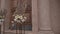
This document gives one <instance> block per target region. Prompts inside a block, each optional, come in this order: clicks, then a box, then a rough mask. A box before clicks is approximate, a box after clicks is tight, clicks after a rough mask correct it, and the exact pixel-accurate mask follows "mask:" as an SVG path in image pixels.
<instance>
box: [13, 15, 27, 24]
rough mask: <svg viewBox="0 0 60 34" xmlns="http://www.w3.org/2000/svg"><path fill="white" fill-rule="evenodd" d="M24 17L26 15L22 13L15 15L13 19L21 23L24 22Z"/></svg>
mask: <svg viewBox="0 0 60 34" xmlns="http://www.w3.org/2000/svg"><path fill="white" fill-rule="evenodd" d="M26 19H27V17H26V16H24V15H16V16H15V18H14V21H16V22H19V23H21V22H25V21H26Z"/></svg>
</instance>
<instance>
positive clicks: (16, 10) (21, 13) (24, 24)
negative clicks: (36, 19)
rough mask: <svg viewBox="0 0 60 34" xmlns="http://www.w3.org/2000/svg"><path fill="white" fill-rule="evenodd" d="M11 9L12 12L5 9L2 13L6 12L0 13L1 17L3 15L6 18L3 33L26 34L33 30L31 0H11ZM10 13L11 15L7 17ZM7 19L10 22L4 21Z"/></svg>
mask: <svg viewBox="0 0 60 34" xmlns="http://www.w3.org/2000/svg"><path fill="white" fill-rule="evenodd" d="M6 10H7V9H6ZM9 10H10V12H9V11H5V10H4V12H2V13H5V14H2V15H1V14H0V15H1V18H2V17H3V18H4V20H5V21H3V33H1V34H26V33H28V32H29V31H32V4H31V0H13V1H12V0H11V3H10V9H9ZM0 13H1V12H0ZM8 13H9V14H8ZM8 15H9V17H7V16H8ZM7 19H8V20H7ZM6 20H7V21H9V23H8V22H7V23H4V22H6ZM6 24H7V25H8V27H7V25H6Z"/></svg>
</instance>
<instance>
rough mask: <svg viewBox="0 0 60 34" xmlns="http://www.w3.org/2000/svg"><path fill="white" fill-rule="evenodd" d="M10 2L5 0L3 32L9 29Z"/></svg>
mask: <svg viewBox="0 0 60 34" xmlns="http://www.w3.org/2000/svg"><path fill="white" fill-rule="evenodd" d="M10 2H11V1H10V0H5V8H4V9H5V10H6V16H5V22H4V27H5V31H6V30H8V29H9V23H10V19H11V18H10V17H11V10H10Z"/></svg>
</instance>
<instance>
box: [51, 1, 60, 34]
mask: <svg viewBox="0 0 60 34" xmlns="http://www.w3.org/2000/svg"><path fill="white" fill-rule="evenodd" d="M50 6H51V7H50V8H51V21H52V28H53V31H54V33H55V34H60V0H51V4H50Z"/></svg>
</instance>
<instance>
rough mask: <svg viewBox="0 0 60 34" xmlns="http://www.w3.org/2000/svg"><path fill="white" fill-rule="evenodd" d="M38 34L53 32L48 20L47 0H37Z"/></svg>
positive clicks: (50, 33)
mask: <svg viewBox="0 0 60 34" xmlns="http://www.w3.org/2000/svg"><path fill="white" fill-rule="evenodd" d="M38 11H39V27H40V32H39V34H53V32H52V28H51V20H50V6H49V0H38Z"/></svg>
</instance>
